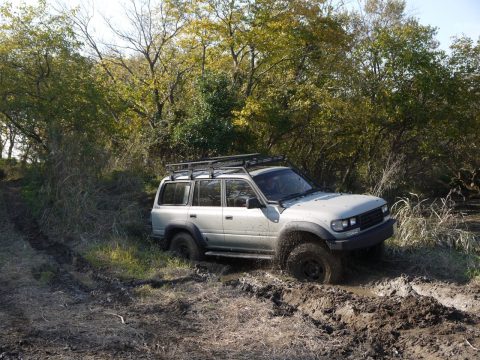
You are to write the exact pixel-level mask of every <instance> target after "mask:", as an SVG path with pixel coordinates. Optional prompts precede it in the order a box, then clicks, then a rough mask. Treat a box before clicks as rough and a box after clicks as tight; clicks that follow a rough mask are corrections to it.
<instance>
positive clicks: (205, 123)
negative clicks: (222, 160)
mask: <svg viewBox="0 0 480 360" xmlns="http://www.w3.org/2000/svg"><path fill="white" fill-rule="evenodd" d="M197 87H198V90H197V91H198V99H197V101H196V103H195V104H194V106H193V108H192V109H191V117H190V118H189V119H187V120H185V122H183V123H182V124H180V125H179V126H178V127H177V128H176V129H175V135H174V138H175V139H176V141H177V142H178V143H180V144H181V145H182V146H183V147H185V148H186V149H188V150H189V151H190V152H193V153H197V154H200V155H202V156H206V155H209V154H225V153H228V152H230V149H231V148H232V145H233V142H234V139H235V129H234V126H233V123H232V118H233V113H232V112H233V110H234V108H235V106H236V105H237V98H236V96H235V95H236V94H235V92H234V90H233V89H232V87H231V85H230V83H229V81H228V79H227V77H226V76H225V75H221V74H220V75H217V74H207V75H206V76H205V77H203V78H201V79H200V80H199V82H198V86H197Z"/></svg>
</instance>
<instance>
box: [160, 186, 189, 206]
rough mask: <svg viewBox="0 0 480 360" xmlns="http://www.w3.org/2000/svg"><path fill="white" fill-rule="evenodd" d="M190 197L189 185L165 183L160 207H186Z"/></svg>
mask: <svg viewBox="0 0 480 360" xmlns="http://www.w3.org/2000/svg"><path fill="white" fill-rule="evenodd" d="M189 195H190V183H188V182H176V183H166V184H165V185H164V186H163V191H162V196H161V198H160V199H159V204H160V205H186V204H187V203H188V196H189Z"/></svg>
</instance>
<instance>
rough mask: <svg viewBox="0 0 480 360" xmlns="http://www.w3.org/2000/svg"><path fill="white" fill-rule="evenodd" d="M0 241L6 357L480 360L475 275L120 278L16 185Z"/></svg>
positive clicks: (4, 201)
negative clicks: (92, 261) (48, 231)
mask: <svg viewBox="0 0 480 360" xmlns="http://www.w3.org/2000/svg"><path fill="white" fill-rule="evenodd" d="M60 240H61V241H60ZM0 248H1V249H2V250H1V252H0V359H20V358H22V359H23V358H39V359H40V358H41V359H43V358H54V359H67V358H68V359H84V358H119V359H123V358H128V359H130V358H131V359H138V358H146V359H150V358H152V359H213V358H222V359H253V358H254V359H447V358H452V359H457V358H458V359H478V358H480V350H478V349H479V348H480V318H479V314H480V304H479V303H480V298H479V296H480V286H479V285H478V284H474V283H467V284H462V283H459V282H454V281H452V282H448V281H443V280H442V281H441V280H436V279H432V278H428V277H425V276H419V275H418V274H416V273H414V272H411V273H408V274H402V273H401V271H400V272H399V270H398V268H397V267H392V266H390V267H388V265H385V264H382V268H381V269H380V270H378V269H374V270H373V271H372V272H370V273H365V274H366V275H361V276H357V277H355V276H352V277H351V281H350V282H349V283H347V284H344V285H341V286H327V285H316V284H308V283H300V282H297V281H293V280H292V279H290V278H289V277H288V276H286V274H284V273H282V272H280V271H276V270H273V269H270V268H269V265H268V263H265V262H260V263H254V262H249V261H244V262H242V261H238V262H225V261H218V262H213V261H212V262H206V263H202V264H197V265H195V266H192V268H191V269H185V270H184V271H183V272H182V273H179V274H178V277H177V278H174V279H159V278H155V279H148V280H136V279H132V280H130V281H120V280H119V279H116V278H115V277H113V276H112V275H111V274H108V273H107V272H105V271H99V270H98V269H95V268H93V267H91V266H90V265H89V264H88V262H86V260H85V259H84V258H83V257H82V256H81V255H80V254H78V253H77V252H76V251H75V250H74V249H73V248H72V247H71V245H70V244H69V242H68V239H51V238H49V237H48V236H46V235H45V234H44V233H43V232H42V231H41V230H40V227H39V225H38V224H37V223H36V222H35V220H34V219H33V217H32V215H31V214H30V212H29V211H28V208H27V207H26V206H25V204H23V202H22V200H21V197H20V196H19V188H18V184H10V185H9V186H7V187H4V188H3V189H0ZM361 273H362V274H364V272H363V271H362V272H361Z"/></svg>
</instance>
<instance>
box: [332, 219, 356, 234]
mask: <svg viewBox="0 0 480 360" xmlns="http://www.w3.org/2000/svg"><path fill="white" fill-rule="evenodd" d="M356 225H357V218H355V217H352V218H350V219H340V220H333V221H332V222H331V224H330V226H331V227H332V229H333V230H334V231H346V230H350V229H351V228H353V227H355V226H356Z"/></svg>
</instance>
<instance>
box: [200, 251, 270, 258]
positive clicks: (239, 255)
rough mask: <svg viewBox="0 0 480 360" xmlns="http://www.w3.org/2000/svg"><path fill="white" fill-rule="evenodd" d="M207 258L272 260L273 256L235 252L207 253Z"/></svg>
mask: <svg viewBox="0 0 480 360" xmlns="http://www.w3.org/2000/svg"><path fill="white" fill-rule="evenodd" d="M205 255H207V256H222V257H229V258H240V259H261V260H272V259H273V255H268V254H255V253H241V252H233V251H207V252H206V253H205Z"/></svg>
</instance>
